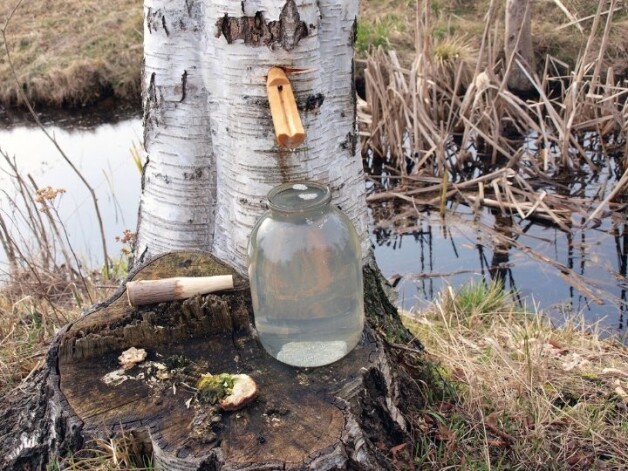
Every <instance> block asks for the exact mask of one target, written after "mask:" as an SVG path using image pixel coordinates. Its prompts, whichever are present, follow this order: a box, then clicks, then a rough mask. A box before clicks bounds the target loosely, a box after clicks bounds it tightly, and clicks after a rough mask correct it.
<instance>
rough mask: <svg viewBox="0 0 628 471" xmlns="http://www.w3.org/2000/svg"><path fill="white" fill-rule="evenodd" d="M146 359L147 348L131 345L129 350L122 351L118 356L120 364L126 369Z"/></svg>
mask: <svg viewBox="0 0 628 471" xmlns="http://www.w3.org/2000/svg"><path fill="white" fill-rule="evenodd" d="M144 360H146V350H144V349H143V348H135V347H131V348H129V349H128V350H125V351H123V352H122V355H120V356H119V357H118V361H119V362H120V366H121V367H122V368H124V369H125V370H128V369H129V368H132V367H134V366H135V365H137V364H138V363H141V362H143V361H144Z"/></svg>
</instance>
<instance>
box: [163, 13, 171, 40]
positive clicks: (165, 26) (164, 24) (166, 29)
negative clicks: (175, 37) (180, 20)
mask: <svg viewBox="0 0 628 471" xmlns="http://www.w3.org/2000/svg"><path fill="white" fill-rule="evenodd" d="M161 25H162V26H163V27H164V31H165V32H166V36H170V31H168V26H167V25H166V17H165V16H162V17H161Z"/></svg>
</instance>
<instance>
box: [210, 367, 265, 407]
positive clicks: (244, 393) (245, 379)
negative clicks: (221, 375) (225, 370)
mask: <svg viewBox="0 0 628 471" xmlns="http://www.w3.org/2000/svg"><path fill="white" fill-rule="evenodd" d="M258 392H259V391H258V389H257V384H255V381H253V378H251V377H250V376H249V375H242V374H241V375H233V390H232V392H231V394H229V395H228V396H226V397H225V398H224V399H222V400H221V401H220V402H219V403H218V404H219V405H220V408H221V409H222V410H225V411H234V410H238V409H242V408H243V407H244V406H245V405H246V404H248V403H249V402H251V401H252V400H253V399H255V398H256V397H257V394H258Z"/></svg>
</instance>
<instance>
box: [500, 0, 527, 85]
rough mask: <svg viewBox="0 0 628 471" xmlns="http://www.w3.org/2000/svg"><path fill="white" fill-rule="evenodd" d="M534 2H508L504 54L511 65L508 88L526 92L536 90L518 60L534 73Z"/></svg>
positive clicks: (516, 0)
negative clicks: (532, 19) (532, 10)
mask: <svg viewBox="0 0 628 471" xmlns="http://www.w3.org/2000/svg"><path fill="white" fill-rule="evenodd" d="M531 9H532V0H507V2H506V32H505V38H504V52H505V55H506V61H507V63H511V62H512V64H511V65H510V70H509V73H508V82H507V83H508V88H509V89H510V90H513V91H519V92H526V91H530V90H532V89H533V88H534V86H533V84H532V83H531V82H530V80H529V79H528V77H527V76H526V74H525V73H524V71H523V70H522V68H521V67H520V66H519V65H518V64H517V60H518V61H519V62H520V63H521V64H522V65H523V66H524V67H525V68H526V70H528V71H530V72H533V71H534V49H533V48H532V25H531V23H532V21H531V18H532V13H531Z"/></svg>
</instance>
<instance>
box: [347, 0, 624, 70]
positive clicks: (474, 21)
mask: <svg viewBox="0 0 628 471" xmlns="http://www.w3.org/2000/svg"><path fill="white" fill-rule="evenodd" d="M420 3H421V4H423V5H425V4H427V3H429V6H430V12H431V17H432V21H431V22H430V27H429V31H428V34H429V35H430V36H431V37H432V38H434V39H435V40H437V39H442V38H447V37H460V36H466V37H468V38H470V40H471V42H472V44H473V45H474V46H475V47H476V48H479V46H480V43H481V38H482V33H483V31H484V27H485V24H486V13H487V12H488V9H489V4H490V0H478V1H475V0H430V1H429V2H425V1H423V2H420ZM560 3H561V4H562V5H563V6H564V7H565V9H566V10H567V11H568V12H569V15H567V14H566V12H565V11H564V10H563V9H561V8H560V6H559V5H558V3H557V2H556V1H554V0H546V1H537V2H533V6H532V8H533V13H532V18H533V25H532V35H533V43H534V49H535V51H536V55H537V58H538V63H539V64H540V65H541V66H542V64H543V63H544V62H545V56H546V55H551V56H554V57H556V58H558V59H559V60H561V61H563V62H566V63H568V64H570V65H571V66H572V67H573V66H575V64H576V60H577V59H578V57H579V55H580V54H581V52H582V51H583V50H584V47H585V45H586V43H587V41H588V37H587V33H586V32H587V31H589V29H590V26H591V24H592V22H593V17H592V16H593V15H595V13H596V10H597V7H598V5H599V4H600V2H599V1H598V0H562V1H561V2H560ZM602 3H603V4H608V3H609V0H605V1H604V2H602ZM416 4H417V2H416V1H415V0H364V1H363V2H362V3H361V6H360V8H361V11H360V27H361V28H362V30H363V31H364V33H365V37H368V38H371V39H374V41H372V42H373V43H374V45H375V46H378V45H383V46H386V47H387V48H390V49H392V50H395V51H397V53H398V55H399V58H400V61H401V63H402V64H403V65H404V66H409V65H410V64H411V63H412V60H413V56H414V41H413V36H412V33H413V31H414V27H415V23H416V11H417V7H416ZM504 4H505V1H504V2H499V4H498V5H497V8H496V11H495V14H496V16H495V18H494V19H493V21H492V24H493V26H494V27H495V29H496V33H497V35H498V37H499V39H500V42H501V38H502V36H503V18H504ZM627 9H628V4H627V3H626V1H625V0H620V1H619V2H618V4H617V7H616V13H615V21H614V29H613V32H612V34H611V36H610V38H609V39H610V40H609V42H608V44H607V50H606V51H605V56H604V61H605V65H606V66H608V65H613V66H614V68H615V71H616V72H618V73H623V74H626V73H627V72H628V57H626V54H625V51H626V49H628V15H627V14H626V11H627ZM391 16H392V18H391ZM574 19H576V20H578V21H577V22H575V23H574ZM598 45H599V43H598ZM497 46H498V47H499V46H500V45H499V44H497ZM367 49H368V44H359V45H358V51H359V52H360V53H362V57H364V56H363V53H364V52H366V50H367ZM596 50H599V48H598V49H596ZM587 59H591V57H589V58H587ZM605 68H606V67H605Z"/></svg>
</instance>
